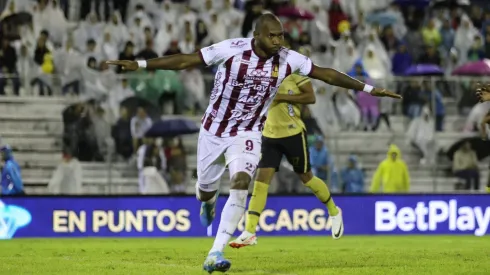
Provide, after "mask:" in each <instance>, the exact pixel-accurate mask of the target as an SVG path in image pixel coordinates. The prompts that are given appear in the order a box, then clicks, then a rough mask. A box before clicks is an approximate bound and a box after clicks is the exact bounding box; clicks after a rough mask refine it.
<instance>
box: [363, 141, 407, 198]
mask: <svg viewBox="0 0 490 275" xmlns="http://www.w3.org/2000/svg"><path fill="white" fill-rule="evenodd" d="M380 187H381V188H382V192H384V193H403V192H408V191H409V190H410V175H409V173H408V168H407V165H406V164H405V161H403V159H402V155H401V152H400V149H399V148H398V146H396V145H394V144H392V145H390V148H389V150H388V154H387V157H386V159H385V160H383V161H382V162H381V163H380V164H379V166H378V168H377V169H376V172H375V173H374V176H373V180H372V182H371V188H370V192H378V191H379V190H380Z"/></svg>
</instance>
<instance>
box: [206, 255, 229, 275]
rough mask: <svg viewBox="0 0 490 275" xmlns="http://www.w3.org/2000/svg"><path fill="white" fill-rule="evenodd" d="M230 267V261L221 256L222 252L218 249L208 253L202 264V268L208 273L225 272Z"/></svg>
mask: <svg viewBox="0 0 490 275" xmlns="http://www.w3.org/2000/svg"><path fill="white" fill-rule="evenodd" d="M230 267H231V262H230V261H228V260H227V259H225V258H224V257H223V252H219V251H217V252H212V253H209V255H208V257H207V258H206V260H205V261H204V265H203V269H204V270H206V271H207V272H208V273H209V274H211V273H213V272H215V271H219V272H226V271H228V269H230Z"/></svg>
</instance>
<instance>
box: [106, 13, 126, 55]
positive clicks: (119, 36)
mask: <svg viewBox="0 0 490 275" xmlns="http://www.w3.org/2000/svg"><path fill="white" fill-rule="evenodd" d="M105 32H108V33H110V34H111V40H112V41H113V42H114V43H115V44H116V45H117V48H118V51H121V50H123V49H124V46H125V45H126V42H127V41H128V40H129V39H130V36H129V31H128V28H127V27H126V25H124V23H123V22H122V19H121V14H120V13H119V11H114V13H113V14H112V17H111V20H110V21H109V23H107V25H106V27H105Z"/></svg>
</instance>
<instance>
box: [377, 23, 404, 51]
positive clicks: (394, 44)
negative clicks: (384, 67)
mask: <svg viewBox="0 0 490 275" xmlns="http://www.w3.org/2000/svg"><path fill="white" fill-rule="evenodd" d="M381 41H382V42H383V46H384V47H385V49H386V50H387V52H388V56H393V54H394V53H395V52H396V51H397V50H398V46H399V45H400V41H398V38H396V36H395V33H394V32H393V27H391V26H388V27H386V28H385V29H384V30H383V36H382V38H381Z"/></svg>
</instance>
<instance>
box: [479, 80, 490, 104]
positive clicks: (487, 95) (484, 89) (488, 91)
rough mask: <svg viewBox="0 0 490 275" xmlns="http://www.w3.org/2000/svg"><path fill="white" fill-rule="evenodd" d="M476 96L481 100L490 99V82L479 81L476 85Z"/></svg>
mask: <svg viewBox="0 0 490 275" xmlns="http://www.w3.org/2000/svg"><path fill="white" fill-rule="evenodd" d="M476 96H477V97H478V100H479V101H480V102H487V101H490V84H488V83H487V84H485V85H483V84H481V83H478V84H477V86H476Z"/></svg>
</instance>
